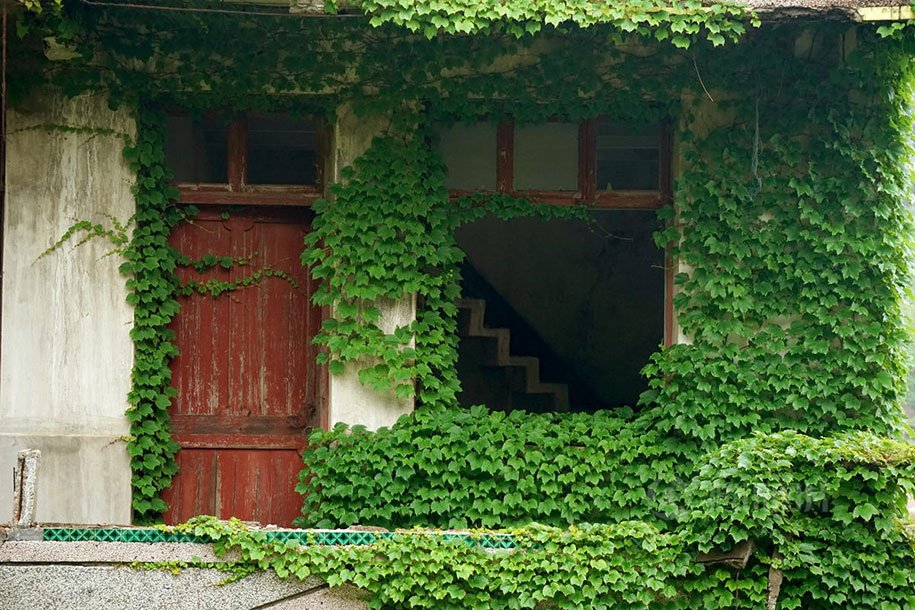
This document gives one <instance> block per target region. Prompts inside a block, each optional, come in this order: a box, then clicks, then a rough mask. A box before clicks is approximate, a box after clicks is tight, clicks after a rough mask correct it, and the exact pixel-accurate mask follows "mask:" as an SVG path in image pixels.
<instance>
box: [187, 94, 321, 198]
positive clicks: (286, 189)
mask: <svg viewBox="0 0 915 610" xmlns="http://www.w3.org/2000/svg"><path fill="white" fill-rule="evenodd" d="M171 114H174V115H181V114H186V113H183V112H180V111H174V112H172V113H171ZM206 116H208V117H210V116H216V115H215V113H206ZM249 116H250V115H249V114H245V115H243V116H240V117H236V118H233V119H230V120H229V121H228V123H227V125H226V139H227V149H228V150H227V154H226V170H227V176H228V182H227V183H207V182H200V183H194V182H175V183H174V185H175V187H177V189H178V192H179V197H178V201H179V203H186V204H193V205H274V206H304V207H310V206H311V205H312V204H313V203H314V202H315V201H317V200H318V199H320V198H322V197H324V194H325V191H324V189H325V180H324V175H325V171H326V165H327V158H326V156H327V151H328V149H329V145H328V130H327V127H326V125H325V124H324V122H323V121H320V120H318V119H316V118H314V117H308V118H309V120H310V121H311V122H312V123H313V125H314V127H315V183H314V184H249V183H248V181H247V173H248V118H249ZM272 116H278V117H284V116H286V114H285V113H278V114H276V115H272Z"/></svg>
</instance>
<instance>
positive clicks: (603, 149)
mask: <svg viewBox="0 0 915 610" xmlns="http://www.w3.org/2000/svg"><path fill="white" fill-rule="evenodd" d="M660 161H661V146H660V131H659V130H658V128H657V127H648V128H643V129H639V130H636V129H632V128H631V127H627V126H625V125H618V124H612V123H607V122H606V121H601V122H599V123H598V124H597V168H596V169H597V171H596V174H597V190H598V191H656V190H658V189H659V188H660V183H661V181H660V175H661V174H660V169H661V163H660Z"/></svg>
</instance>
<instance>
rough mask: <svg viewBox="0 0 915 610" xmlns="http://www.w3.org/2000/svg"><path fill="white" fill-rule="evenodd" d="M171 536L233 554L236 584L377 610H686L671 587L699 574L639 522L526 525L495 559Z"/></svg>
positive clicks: (433, 546)
mask: <svg viewBox="0 0 915 610" xmlns="http://www.w3.org/2000/svg"><path fill="white" fill-rule="evenodd" d="M176 529H178V530H181V531H185V532H189V533H192V534H194V535H197V536H205V537H208V538H210V539H212V540H214V541H215V545H214V546H215V549H216V552H217V553H218V554H225V553H227V552H234V553H236V555H235V557H237V558H238V559H237V560H235V561H234V563H233V570H235V571H236V572H237V573H238V574H240V575H244V574H247V573H250V572H251V571H254V570H273V571H274V572H275V573H276V574H278V575H279V576H280V577H282V578H298V579H305V578H308V577H310V576H317V577H319V578H321V579H322V580H324V581H326V582H327V583H328V584H329V585H331V586H339V585H343V584H349V585H354V586H357V587H360V588H362V589H365V590H366V591H367V592H368V593H369V598H368V600H367V601H368V602H369V607H370V608H377V609H382V608H435V609H441V608H455V609H456V608H493V609H494V610H495V609H500V610H501V609H508V608H539V607H542V606H543V605H544V604H555V605H556V607H559V608H570V609H571V608H574V609H580V610H585V609H590V608H626V609H646V610H647V609H648V608H685V607H686V606H684V605H683V603H684V601H685V600H684V599H683V598H682V596H680V594H679V592H678V590H677V587H676V584H677V583H678V581H679V580H680V579H682V578H683V577H684V576H686V575H687V574H690V573H691V572H694V571H695V567H694V566H693V565H691V561H690V559H691V558H690V557H689V555H688V554H686V553H685V552H684V551H683V549H682V546H681V545H680V544H679V540H678V538H677V536H675V535H673V534H668V533H663V532H660V531H658V530H657V529H655V528H653V527H651V526H649V525H646V524H644V523H639V522H622V523H614V524H604V525H582V526H580V527H571V528H568V529H564V530H563V529H557V528H552V527H547V526H538V525H531V526H529V527H526V528H523V529H515V530H510V531H507V532H505V533H510V534H512V535H514V538H515V541H516V545H515V548H514V549H513V550H511V551H496V552H489V551H487V550H485V549H483V548H480V547H479V546H477V545H472V544H468V543H466V542H463V541H450V540H447V539H446V538H444V537H443V536H441V535H439V534H436V533H434V532H426V531H423V530H404V531H401V532H397V533H396V534H394V535H393V536H392V537H390V538H386V539H382V540H380V541H378V542H376V543H373V544H371V545H366V546H334V547H322V546H311V545H299V544H298V543H297V542H295V541H288V542H283V541H279V540H269V539H268V538H267V537H266V535H265V532H264V531H263V530H251V529H249V528H247V527H246V526H245V525H244V524H243V523H240V522H238V521H237V520H230V521H229V522H220V521H215V520H213V519H212V518H207V517H204V518H195V519H192V520H191V521H189V522H188V523H187V524H185V525H181V526H177V527H176ZM634 566H638V568H637V569H633V567H634Z"/></svg>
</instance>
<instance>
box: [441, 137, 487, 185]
mask: <svg viewBox="0 0 915 610" xmlns="http://www.w3.org/2000/svg"><path fill="white" fill-rule="evenodd" d="M439 136H440V137H439V143H438V147H439V152H440V153H441V155H442V159H444V161H445V167H446V168H448V174H447V176H445V187H446V188H448V189H457V190H467V191H477V190H495V189H496V155H497V150H496V124H495V123H462V124H459V125H454V126H452V127H443V128H440V129H439Z"/></svg>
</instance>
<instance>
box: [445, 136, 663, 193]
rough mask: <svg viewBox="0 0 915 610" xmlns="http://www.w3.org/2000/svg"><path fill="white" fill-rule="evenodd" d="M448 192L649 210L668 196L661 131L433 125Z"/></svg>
mask: <svg viewBox="0 0 915 610" xmlns="http://www.w3.org/2000/svg"><path fill="white" fill-rule="evenodd" d="M439 136H440V137H439V142H438V146H439V150H440V152H441V154H442V157H443V158H444V161H445V165H446V166H447V168H448V175H447V178H446V181H445V185H446V187H447V188H448V189H449V190H450V191H451V192H452V193H454V194H462V193H467V192H472V191H498V192H502V193H512V194H516V195H520V196H525V197H528V198H530V199H531V200H533V201H537V202H541V203H556V204H574V203H580V202H585V203H589V204H592V205H594V206H596V207H603V208H622V209H640V208H641V209H651V208H657V207H659V206H661V205H663V204H664V203H666V202H667V201H669V198H670V184H669V182H670V143H669V135H668V133H667V131H666V130H665V129H663V128H662V127H661V126H660V125H651V126H647V127H631V126H628V125H624V124H619V123H612V122H610V121H607V120H604V119H593V120H589V121H585V122H583V123H580V124H579V123H568V122H559V121H556V122H549V123H540V124H532V125H516V124H514V123H513V122H510V121H509V122H503V123H494V122H478V123H469V124H468V123H459V124H456V125H452V126H448V127H443V128H441V129H440V130H439Z"/></svg>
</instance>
